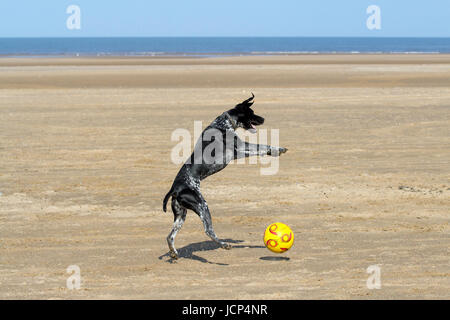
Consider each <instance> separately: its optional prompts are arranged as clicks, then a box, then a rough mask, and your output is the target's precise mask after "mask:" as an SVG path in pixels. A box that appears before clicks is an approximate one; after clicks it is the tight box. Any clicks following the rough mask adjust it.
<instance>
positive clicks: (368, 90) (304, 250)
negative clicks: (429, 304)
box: [0, 54, 450, 299]
mask: <svg viewBox="0 0 450 320" xmlns="http://www.w3.org/2000/svg"><path fill="white" fill-rule="evenodd" d="M252 92H253V93H254V94H255V104H254V107H253V109H254V111H255V113H256V114H258V115H261V116H263V117H264V118H265V123H264V125H263V126H262V127H261V128H262V129H267V130H268V131H269V132H270V130H271V129H278V130H279V133H280V141H279V142H280V145H281V146H283V147H286V148H288V150H289V151H288V152H287V153H286V154H283V155H282V156H281V157H280V159H279V160H280V162H279V170H278V172H277V173H276V174H274V175H261V174H260V169H261V167H263V166H264V165H263V164H260V163H258V164H250V163H248V164H231V165H229V166H228V167H227V168H226V169H225V170H223V171H221V172H219V173H217V174H215V175H213V176H211V177H209V178H208V179H205V180H204V181H202V185H201V190H202V193H203V195H204V197H205V198H206V200H207V201H208V205H209V208H210V210H211V214H212V220H213V225H214V228H215V231H216V233H217V235H218V236H219V237H220V238H222V239H227V240H228V241H229V242H230V243H231V244H232V245H233V246H234V248H232V249H231V250H223V249H219V248H218V247H217V245H215V244H214V243H213V242H212V241H210V239H209V238H208V237H207V236H206V235H205V234H204V231H203V226H202V224H201V221H200V219H199V218H198V216H197V215H196V214H195V213H193V212H191V211H189V212H188V217H187V219H186V223H185V225H184V226H183V228H182V229H181V231H180V232H179V233H178V235H177V238H176V246H177V248H178V250H179V253H180V256H181V257H180V259H179V260H177V261H175V262H174V261H171V260H170V259H169V257H168V255H167V252H168V247H167V243H166V236H167V234H168V233H169V231H170V230H171V227H172V222H173V215H172V212H171V211H170V209H169V211H168V212H167V213H164V212H163V211H162V200H163V198H164V196H165V194H166V193H167V192H168V190H169V189H170V187H171V184H172V181H173V179H174V177H175V175H176V174H177V172H178V170H179V168H180V165H179V164H174V163H172V161H171V152H172V148H173V147H174V146H175V145H176V143H177V142H175V141H172V140H171V135H172V132H173V131H174V130H175V129H177V128H183V129H187V130H189V131H190V132H193V129H194V121H202V123H203V128H205V127H206V126H207V125H208V124H209V123H210V122H211V121H213V120H214V119H215V117H217V116H218V115H220V114H221V113H223V112H224V111H226V110H228V109H230V108H232V107H233V106H234V105H235V104H236V103H238V102H240V101H242V100H244V99H247V98H248V97H250V96H251V93H252ZM0 122H1V124H2V125H1V127H0V141H1V144H0V299H450V255H449V247H450V225H449V221H450V219H449V211H450V55H447V54H397V55H396V54H390V55H388V54H367V55H366V54H336V55H286V56H283V55H278V56H233V57H201V58H199V57H28V58H26V57H20V58H8V57H2V58H0ZM269 142H270V141H269ZM277 221H279V222H283V223H285V224H287V225H289V226H290V227H291V229H292V230H293V232H294V233H295V243H294V246H293V247H292V248H291V249H290V250H289V251H288V252H286V253H283V254H282V255H277V254H275V253H272V252H270V251H269V250H267V249H266V248H265V247H264V243H263V241H262V237H263V233H264V230H265V228H266V227H267V226H268V225H269V224H271V223H273V222H277ZM73 265H76V266H78V267H79V269H80V276H81V285H80V288H79V289H74V290H70V289H69V288H68V287H67V283H66V281H67V279H68V277H69V276H70V275H71V274H70V273H68V272H67V268H68V267H69V266H73ZM370 266H378V267H379V270H380V271H381V278H380V283H381V288H380V289H369V288H368V287H367V279H368V278H369V277H370V276H371V275H370V274H369V273H368V272H367V269H368V268H369V267H370Z"/></svg>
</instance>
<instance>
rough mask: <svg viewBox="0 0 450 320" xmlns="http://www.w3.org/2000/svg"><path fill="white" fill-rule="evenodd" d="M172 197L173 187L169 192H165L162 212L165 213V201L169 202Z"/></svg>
mask: <svg viewBox="0 0 450 320" xmlns="http://www.w3.org/2000/svg"><path fill="white" fill-rule="evenodd" d="M172 195H173V186H172V188H170V190H169V192H167V194H166V196H165V197H164V201H163V211H164V212H166V211H167V201H169V198H170V197H171V196H172Z"/></svg>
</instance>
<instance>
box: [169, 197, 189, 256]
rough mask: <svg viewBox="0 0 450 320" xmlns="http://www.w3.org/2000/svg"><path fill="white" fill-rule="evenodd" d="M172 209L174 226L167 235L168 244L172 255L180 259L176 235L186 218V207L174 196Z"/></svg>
mask: <svg viewBox="0 0 450 320" xmlns="http://www.w3.org/2000/svg"><path fill="white" fill-rule="evenodd" d="M172 211H173V215H174V221H173V228H172V231H170V233H169V235H168V236H167V244H168V245H169V250H170V251H169V254H170V257H172V258H173V259H178V252H177V249H175V237H176V236H177V232H178V231H180V229H181V227H182V226H183V224H184V221H185V220H186V209H185V208H183V207H181V206H180V204H179V203H178V201H177V200H176V199H174V198H172Z"/></svg>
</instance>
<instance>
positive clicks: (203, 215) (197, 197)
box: [177, 189, 231, 249]
mask: <svg viewBox="0 0 450 320" xmlns="http://www.w3.org/2000/svg"><path fill="white" fill-rule="evenodd" d="M177 199H178V201H180V204H181V205H182V206H183V207H185V208H188V209H190V210H192V211H194V212H195V213H196V214H197V215H198V216H199V217H200V219H201V220H202V222H203V227H204V228H205V233H206V235H207V236H208V237H210V238H211V239H212V240H213V241H214V242H216V243H218V244H219V245H220V247H221V248H223V249H231V245H230V244H228V243H226V242H223V241H220V240H219V238H218V237H217V235H216V233H215V232H214V229H213V226H212V220H211V214H210V212H209V208H208V204H207V203H206V201H205V199H204V198H203V196H202V195H201V193H200V192H198V191H197V190H192V189H185V190H183V191H182V192H180V193H179V194H178V197H177Z"/></svg>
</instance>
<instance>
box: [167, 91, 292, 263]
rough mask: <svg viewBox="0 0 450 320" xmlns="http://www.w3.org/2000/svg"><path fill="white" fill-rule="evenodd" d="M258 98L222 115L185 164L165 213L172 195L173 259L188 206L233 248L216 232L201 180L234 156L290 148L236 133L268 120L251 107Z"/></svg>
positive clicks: (208, 230) (170, 237) (277, 152)
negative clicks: (273, 145) (246, 138)
mask: <svg viewBox="0 0 450 320" xmlns="http://www.w3.org/2000/svg"><path fill="white" fill-rule="evenodd" d="M254 98H255V95H254V94H253V93H252V96H251V97H250V98H248V99H247V100H245V101H243V102H241V103H239V104H237V105H236V106H235V107H234V108H233V109H230V110H228V111H226V112H224V113H223V114H221V115H220V116H218V117H217V118H216V119H215V120H214V121H213V122H212V123H211V124H210V125H209V126H208V127H207V128H206V129H205V130H204V131H203V132H202V134H201V136H200V137H199V139H198V142H197V143H196V146H195V148H194V152H193V153H192V155H191V156H190V158H188V159H187V161H186V162H185V163H184V165H183V166H182V167H181V169H180V171H179V172H178V174H177V176H176V177H175V180H174V181H173V184H172V187H171V188H170V191H169V192H168V193H167V195H166V196H165V197H164V201H163V210H164V212H166V210H167V202H168V200H169V198H170V197H172V203H171V204H172V211H173V215H174V223H173V228H172V231H171V232H170V233H169V235H168V236H167V243H168V245H169V254H170V257H172V258H173V259H177V258H178V252H177V250H176V249H175V237H176V234H177V232H178V231H179V230H180V229H181V227H182V226H183V223H184V221H185V219H186V213H187V210H188V209H189V210H192V211H194V212H195V213H196V214H197V215H198V216H199V217H200V219H201V221H202V222H203V226H204V229H205V233H206V235H208V236H209V237H210V238H211V239H212V240H213V241H215V242H216V243H218V244H219V245H220V247H222V248H224V249H231V245H230V244H228V243H225V242H223V241H221V240H219V238H218V237H217V236H216V234H215V232H214V229H213V226H212V221H211V213H210V211H209V208H208V204H207V203H206V200H205V199H204V198H203V196H202V194H201V193H200V181H201V180H203V179H205V178H206V177H208V176H210V175H212V174H214V173H217V172H219V171H220V170H223V169H224V168H225V167H226V166H227V165H228V163H229V162H230V161H232V160H234V159H239V158H243V157H250V156H264V155H271V156H279V155H281V154H283V153H285V152H286V151H287V149H286V148H278V147H276V148H275V147H271V146H268V145H262V144H253V143H248V142H246V141H242V140H241V139H240V138H239V137H238V136H237V134H236V132H235V131H236V129H237V128H243V129H244V130H248V131H250V132H251V133H255V132H256V126H259V125H262V124H263V123H264V118H263V117H260V116H258V115H256V114H255V113H254V111H253V110H252V109H251V108H250V107H251V106H252V105H253V103H254ZM212 147H215V148H212ZM208 151H209V153H208Z"/></svg>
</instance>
